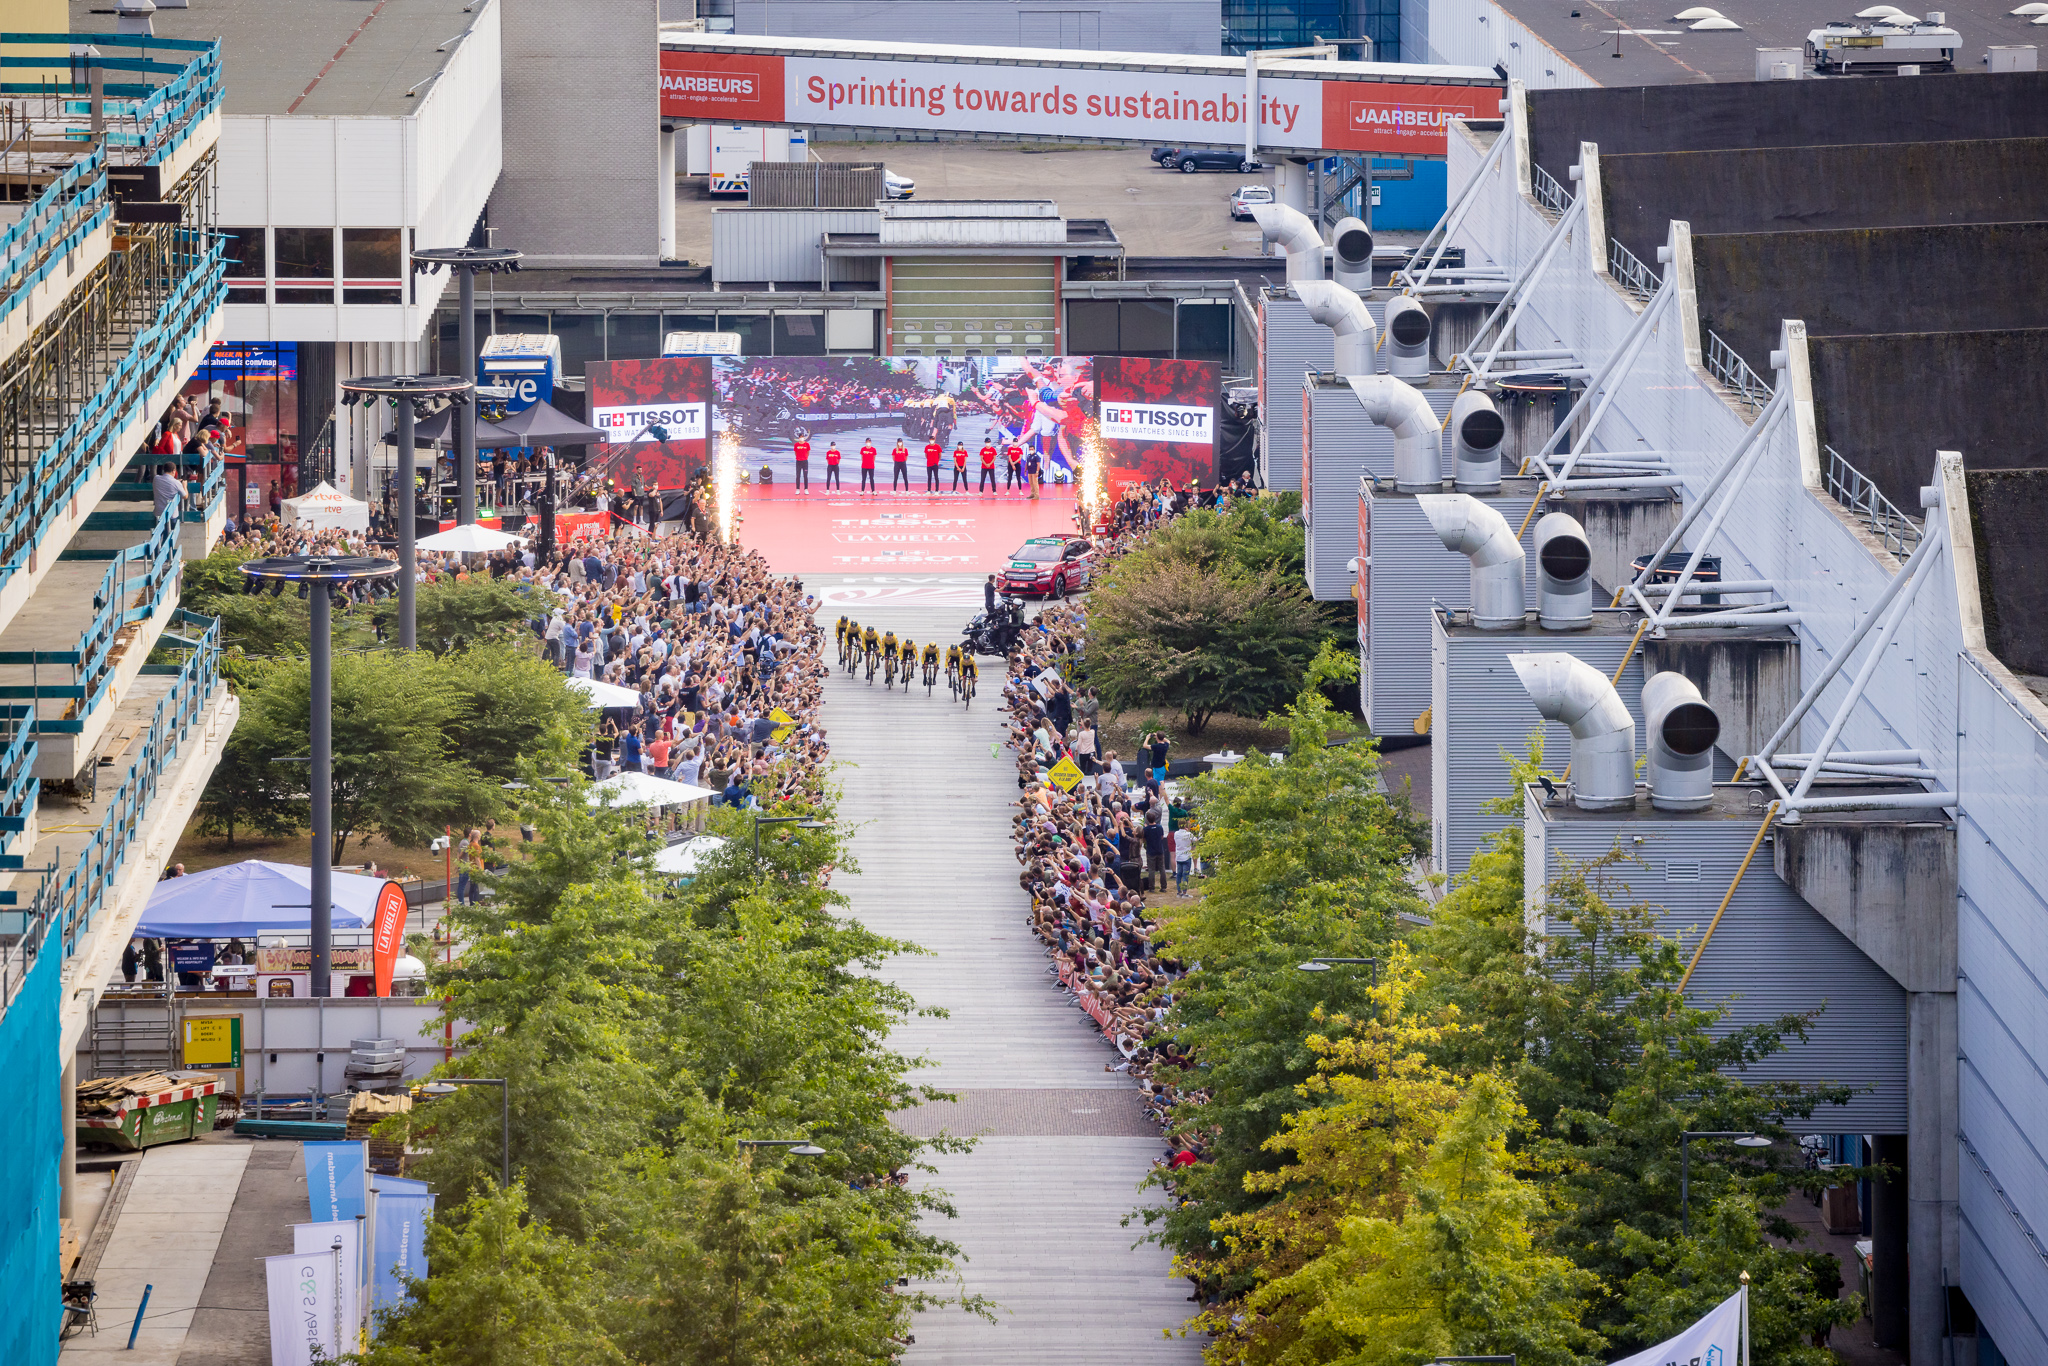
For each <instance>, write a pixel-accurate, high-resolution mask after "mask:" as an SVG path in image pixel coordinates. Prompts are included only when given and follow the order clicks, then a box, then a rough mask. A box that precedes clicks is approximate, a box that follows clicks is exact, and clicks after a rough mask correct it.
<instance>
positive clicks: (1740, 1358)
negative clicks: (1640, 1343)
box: [1614, 1286, 1749, 1366]
mask: <svg viewBox="0 0 2048 1366" xmlns="http://www.w3.org/2000/svg"><path fill="white" fill-rule="evenodd" d="M1748 1294H1749V1288H1748V1287H1747V1286H1744V1287H1743V1288H1742V1289H1741V1290H1738V1291H1736V1292H1735V1293H1734V1294H1732V1295H1730V1296H1729V1297H1728V1298H1727V1299H1725V1300H1722V1301H1721V1302H1720V1303H1719V1304H1717V1305H1715V1306H1714V1307H1713V1308H1712V1309H1710V1310H1708V1311H1707V1313H1706V1316H1705V1317H1704V1318H1702V1319H1701V1320H1700V1321H1699V1322H1698V1323H1695V1324H1694V1325H1693V1326H1692V1327H1690V1328H1688V1329H1686V1330H1685V1331H1684V1332H1682V1333H1680V1334H1678V1335H1677V1336H1676V1337H1672V1338H1668V1339H1666V1340H1665V1341H1663V1342H1660V1343H1658V1344H1657V1345H1656V1346H1655V1347H1652V1348H1650V1349H1649V1350H1648V1351H1645V1352H1637V1353H1636V1354H1635V1355H1634V1356H1632V1357H1628V1358H1626V1359H1624V1360H1621V1361H1617V1362H1615V1363H1614V1366H1738V1364H1739V1366H1749V1363H1748V1361H1747V1360H1746V1353H1745V1352H1744V1351H1743V1338H1744V1329H1745V1328H1746V1327H1747V1326H1748V1324H1747V1322H1746V1319H1745V1316H1744V1314H1743V1310H1744V1309H1745V1308H1746V1307H1747V1304H1748V1300H1747V1297H1748Z"/></svg>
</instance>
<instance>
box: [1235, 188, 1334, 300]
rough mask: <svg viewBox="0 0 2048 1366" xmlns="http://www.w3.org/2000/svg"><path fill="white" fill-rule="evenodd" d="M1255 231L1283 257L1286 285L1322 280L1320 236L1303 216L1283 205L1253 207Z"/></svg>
mask: <svg viewBox="0 0 2048 1366" xmlns="http://www.w3.org/2000/svg"><path fill="white" fill-rule="evenodd" d="M1252 218H1253V219H1254V220H1255V221H1256V222H1257V223H1258V225H1259V231H1260V232H1261V233H1263V234H1264V235H1265V236H1266V237H1267V238H1269V239H1270V240H1272V241H1275V242H1278V243H1279V244H1280V249H1281V250H1282V251H1284V252H1286V253H1287V283H1288V284H1290V285H1292V284H1298V283H1300V282H1301V281H1303V280H1320V279H1322V278H1323V235H1322V233H1320V232H1318V231H1316V225H1315V222H1314V220H1312V219H1311V218H1310V217H1309V216H1308V215H1307V214H1305V213H1303V212H1302V211H1301V210H1299V209H1293V208H1289V207H1288V206H1287V205H1285V204H1254V205H1253V206H1252Z"/></svg>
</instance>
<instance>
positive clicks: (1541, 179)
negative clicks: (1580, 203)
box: [1529, 162, 1572, 218]
mask: <svg viewBox="0 0 2048 1366" xmlns="http://www.w3.org/2000/svg"><path fill="white" fill-rule="evenodd" d="M1529 185H1530V189H1531V191H1532V192H1533V193H1534V194H1535V196H1536V202H1537V203H1538V204H1541V205H1542V206H1543V208H1544V210H1545V212H1547V213H1549V215H1550V216H1551V217H1552V218H1557V217H1559V216H1561V215H1562V214H1563V213H1564V211H1565V210H1566V209H1569V208H1570V207H1571V206H1572V192H1571V191H1570V190H1568V189H1566V188H1565V187H1564V185H1563V183H1562V182H1560V181H1559V180H1558V178H1557V177H1556V176H1554V175H1552V174H1551V173H1550V172H1548V171H1546V170H1544V169H1543V168H1542V167H1541V166H1538V165H1536V164H1534V163H1533V162H1532V163H1530V166H1529Z"/></svg>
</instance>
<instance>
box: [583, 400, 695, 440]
mask: <svg viewBox="0 0 2048 1366" xmlns="http://www.w3.org/2000/svg"><path fill="white" fill-rule="evenodd" d="M590 425H591V426H593V427H601V428H603V429H604V431H605V432H606V433H607V434H609V436H610V440H611V444H612V445H615V446H623V445H626V444H628V443H630V442H634V441H653V440H654V439H655V438H654V437H652V436H649V435H647V429H648V428H649V427H661V428H664V429H665V430H666V431H667V432H668V439H669V440H670V441H702V440H703V439H704V405H703V404H701V403H635V404H630V405H628V406H625V407H619V408H599V409H598V410H597V411H596V412H595V413H594V414H592V416H591V419H590Z"/></svg>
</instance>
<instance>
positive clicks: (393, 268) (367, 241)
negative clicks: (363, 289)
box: [341, 228, 400, 280]
mask: <svg viewBox="0 0 2048 1366" xmlns="http://www.w3.org/2000/svg"><path fill="white" fill-rule="evenodd" d="M399 270H400V265H399V260H398V229H397V228H343V229H342V230H341V271H342V274H343V275H344V276H346V277H347V278H348V279H350V280H396V279H397V278H398V273H399Z"/></svg>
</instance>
